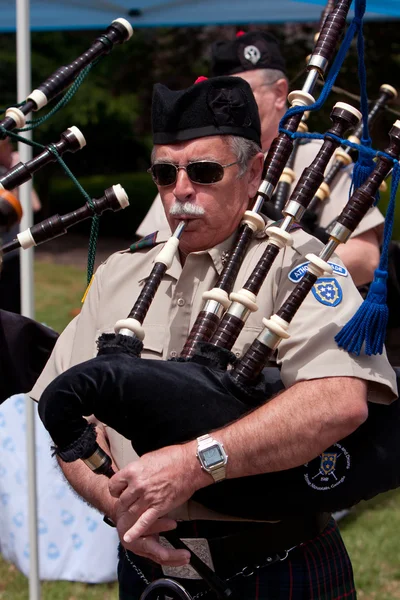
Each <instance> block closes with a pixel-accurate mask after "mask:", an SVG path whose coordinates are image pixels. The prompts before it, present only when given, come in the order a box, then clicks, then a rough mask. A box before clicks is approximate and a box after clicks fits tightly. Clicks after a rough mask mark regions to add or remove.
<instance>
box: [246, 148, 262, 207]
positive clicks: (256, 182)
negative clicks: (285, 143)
mask: <svg viewBox="0 0 400 600" xmlns="http://www.w3.org/2000/svg"><path fill="white" fill-rule="evenodd" d="M263 167H264V154H263V153H262V152H258V153H257V154H256V155H255V156H254V157H253V158H252V160H251V163H250V165H249V169H248V174H249V198H254V196H255V195H256V194H257V191H258V188H259V187H260V183H261V175H262V172H263Z"/></svg>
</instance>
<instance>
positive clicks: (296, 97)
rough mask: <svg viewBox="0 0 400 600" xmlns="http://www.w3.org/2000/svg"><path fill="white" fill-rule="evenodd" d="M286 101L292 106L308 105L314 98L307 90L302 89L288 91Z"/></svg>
mask: <svg viewBox="0 0 400 600" xmlns="http://www.w3.org/2000/svg"><path fill="white" fill-rule="evenodd" d="M288 101H289V102H290V104H291V105H292V106H310V104H314V102H315V99H314V97H313V96H311V94H310V93H308V91H305V90H304V89H302V90H293V92H290V94H289V95H288Z"/></svg>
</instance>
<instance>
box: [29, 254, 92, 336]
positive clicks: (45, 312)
mask: <svg viewBox="0 0 400 600" xmlns="http://www.w3.org/2000/svg"><path fill="white" fill-rule="evenodd" d="M85 289H86V270H85V269H79V268H77V267H71V266H67V265H59V264H50V263H44V262H36V263H35V307H36V311H35V314H36V319H37V320H38V321H40V322H43V323H46V325H49V327H53V329H55V330H56V331H58V332H61V331H62V330H63V329H64V328H65V327H66V325H67V324H68V323H69V321H71V319H72V318H73V316H74V315H73V311H74V310H76V309H79V308H80V306H81V299H82V296H83V294H84V292H85Z"/></svg>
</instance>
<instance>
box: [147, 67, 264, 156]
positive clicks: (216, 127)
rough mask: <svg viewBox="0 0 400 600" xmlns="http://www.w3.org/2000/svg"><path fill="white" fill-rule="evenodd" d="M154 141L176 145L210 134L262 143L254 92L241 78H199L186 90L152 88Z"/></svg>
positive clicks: (163, 87) (155, 142) (156, 86)
mask: <svg viewBox="0 0 400 600" xmlns="http://www.w3.org/2000/svg"><path fill="white" fill-rule="evenodd" d="M152 125H153V142H154V144H176V143H178V142H183V141H187V140H193V139H196V138H201V137H206V136H210V135H235V136H239V137H244V138H246V139H248V140H252V141H254V142H256V143H257V144H259V145H260V146H261V125H260V117H259V115H258V108H257V103H256V101H255V98H254V96H253V92H252V91H251V88H250V86H249V84H248V83H247V81H244V79H241V78H240V77H214V78H213V79H206V78H205V77H200V78H199V79H198V80H197V82H196V83H195V84H194V85H192V86H190V87H189V88H187V89H186V90H178V91H174V90H170V89H169V88H167V87H166V86H165V85H162V84H161V83H156V84H155V86H154V88H153V106H152Z"/></svg>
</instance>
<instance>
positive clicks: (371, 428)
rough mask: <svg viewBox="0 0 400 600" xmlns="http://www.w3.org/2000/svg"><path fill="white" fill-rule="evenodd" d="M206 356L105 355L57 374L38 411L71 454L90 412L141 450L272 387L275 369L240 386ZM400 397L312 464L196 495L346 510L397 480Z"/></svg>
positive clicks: (248, 514)
mask: <svg viewBox="0 0 400 600" xmlns="http://www.w3.org/2000/svg"><path fill="white" fill-rule="evenodd" d="M201 363H202V364H200V363H198V362H196V361H189V362H182V363H180V362H164V361H154V360H148V359H141V358H134V357H132V356H129V355H127V354H113V355H99V356H97V357H96V358H94V359H92V360H90V361H87V362H85V363H83V364H80V365H77V366H75V367H72V368H71V369H69V371H67V372H65V373H64V374H62V375H60V376H59V377H58V378H57V379H55V380H54V381H53V382H52V383H51V384H50V385H49V386H48V388H47V389H46V390H45V391H44V393H43V395H42V398H41V401H40V403H39V414H40V417H41V419H42V421H43V423H44V425H45V427H46V428H47V429H48V431H49V433H50V435H51V437H52V438H53V440H54V442H55V443H56V445H57V447H58V454H59V455H60V456H61V458H63V459H64V460H76V459H77V458H79V457H81V455H80V454H79V452H81V451H82V448H83V447H84V444H83V445H82V442H83V440H84V437H85V435H86V433H87V432H89V431H90V432H91V430H90V429H89V427H88V424H87V422H86V420H85V419H84V418H83V416H82V415H86V416H88V415H91V414H94V415H95V416H96V417H97V418H98V419H99V420H100V421H102V422H103V423H106V424H107V425H109V426H110V427H112V428H113V429H115V430H117V431H118V432H119V433H121V434H122V435H123V436H124V437H126V438H127V439H129V440H131V441H132V446H133V447H134V449H135V450H136V452H137V453H138V454H139V455H142V454H145V453H147V452H150V451H152V450H156V449H158V448H161V447H164V446H168V445H171V444H176V443H180V442H185V441H187V440H191V439H194V438H195V437H197V436H199V435H202V434H204V433H208V432H210V431H212V430H213V429H217V428H219V427H221V426H223V425H226V424H227V423H230V422H232V421H234V420H236V419H238V418H240V417H241V416H243V415H244V414H245V413H247V412H248V411H249V410H251V409H252V408H254V407H255V406H258V405H259V404H260V403H261V402H263V401H265V399H266V398H268V397H270V396H271V393H270V391H271V388H270V386H269V385H268V382H267V376H269V370H268V369H267V370H264V372H263V376H262V377H261V378H260V379H259V381H258V382H257V384H256V385H255V386H254V387H249V388H248V389H238V388H237V387H236V386H235V385H234V383H233V381H232V380H231V378H230V376H229V371H225V370H224V369H222V368H215V366H213V368H210V367H209V366H207V364H204V363H205V361H204V360H202V361H201ZM276 375H277V372H275V380H276ZM399 407H400V404H399V402H397V401H396V402H394V403H393V404H391V405H390V406H386V405H379V404H370V406H369V409H370V413H369V417H368V420H367V421H366V423H364V424H363V425H362V426H361V427H360V428H359V429H358V430H357V431H356V432H354V433H353V434H351V435H350V436H348V437H347V438H346V439H344V440H342V441H340V442H339V443H337V444H334V445H333V446H332V447H331V448H328V449H327V450H326V451H325V452H324V453H323V454H322V455H321V456H319V457H317V458H315V459H314V460H313V461H311V462H310V463H308V464H306V465H300V466H298V467H296V468H293V469H290V470H286V471H280V472H277V473H267V474H263V475H257V476H251V477H245V478H241V479H230V480H225V481H223V482H220V483H218V485H211V486H209V487H207V488H203V489H201V490H199V491H198V492H196V494H195V496H194V498H195V499H196V500H198V501H199V502H201V503H202V504H204V505H205V506H207V507H209V508H212V509H214V510H217V511H221V512H223V513H225V514H230V515H234V516H240V517H245V518H250V519H279V518H282V517H284V516H288V515H295V514H297V513H302V514H304V513H307V512H310V513H313V512H316V511H323V512H324V511H326V512H330V511H335V510H339V509H341V508H345V507H348V506H351V505H353V504H356V503H357V502H359V501H360V500H363V499H368V498H371V497H373V496H375V495H376V494H378V493H380V492H384V491H387V490H389V489H392V488H395V487H398V486H399V484H400V439H399V431H400V408H399ZM293 410H294V411H295V410H296V407H295V406H294V407H293ZM265 436H266V437H268V431H266V432H265ZM77 442H78V445H76V443H77ZM93 450H94V449H93ZM85 453H86V456H87V455H88V452H87V448H86V449H85Z"/></svg>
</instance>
